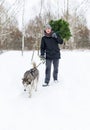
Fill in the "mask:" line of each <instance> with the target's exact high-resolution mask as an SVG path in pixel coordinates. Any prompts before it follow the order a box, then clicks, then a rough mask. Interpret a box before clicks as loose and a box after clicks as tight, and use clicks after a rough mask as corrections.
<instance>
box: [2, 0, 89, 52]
mask: <svg viewBox="0 0 90 130" xmlns="http://www.w3.org/2000/svg"><path fill="white" fill-rule="evenodd" d="M89 5H90V1H89V0H83V1H82V2H81V3H78V4H77V3H75V4H74V5H73V3H72V1H70V0H63V2H62V3H61V2H60V1H58V0H56V1H55V3H52V2H50V1H49V2H48V1H45V0H44V1H43V0H40V1H39V3H38V5H34V7H32V11H33V15H34V16H33V17H32V15H31V14H30V16H29V17H30V18H29V20H28V22H25V15H26V13H25V9H26V6H25V0H16V1H14V2H13V3H9V2H8V1H7V0H0V50H21V49H24V50H31V49H33V48H35V49H39V46H40V40H41V37H42V35H43V30H44V25H45V24H46V23H48V22H49V21H50V20H55V19H64V20H66V21H67V22H68V23H69V27H70V31H71V34H72V36H71V38H70V39H69V40H68V41H66V44H65V45H64V46H62V48H64V49H90V29H89V28H88V26H87V20H86V17H85V14H86V12H87V11H88V10H89ZM37 12H38V13H37ZM18 17H20V19H21V20H18ZM19 21H20V23H19ZM19 24H20V26H19Z"/></svg>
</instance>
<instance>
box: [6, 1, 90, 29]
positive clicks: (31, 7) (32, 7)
mask: <svg viewBox="0 0 90 130" xmlns="http://www.w3.org/2000/svg"><path fill="white" fill-rule="evenodd" d="M6 1H8V2H10V3H13V2H15V0H6ZM22 1H23V0H22ZM58 1H59V5H60V4H61V6H62V8H63V3H64V0H63V1H62V0H61V3H60V0H49V1H48V0H43V2H47V4H48V3H50V2H51V3H52V5H53V6H54V7H55V8H54V9H55V11H57V8H56V7H57V3H58ZM82 1H83V0H69V2H70V3H71V5H73V3H74V5H76V4H80V3H81V2H82ZM39 4H40V0H32V1H30V0H25V5H26V8H25V22H27V21H28V20H29V19H30V17H31V18H32V17H33V16H34V15H36V14H38V13H39V10H40V8H39ZM51 8H53V7H51ZM89 14H90V9H88V11H87V13H86V19H87V24H88V27H89V28H90V22H89V21H90V15H89ZM18 19H19V21H20V19H21V17H18Z"/></svg>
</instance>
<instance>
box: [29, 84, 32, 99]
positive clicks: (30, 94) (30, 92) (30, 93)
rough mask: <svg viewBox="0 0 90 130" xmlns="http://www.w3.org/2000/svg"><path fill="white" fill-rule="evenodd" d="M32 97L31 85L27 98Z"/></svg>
mask: <svg viewBox="0 0 90 130" xmlns="http://www.w3.org/2000/svg"><path fill="white" fill-rule="evenodd" d="M31 96H32V85H30V86H29V98H31Z"/></svg>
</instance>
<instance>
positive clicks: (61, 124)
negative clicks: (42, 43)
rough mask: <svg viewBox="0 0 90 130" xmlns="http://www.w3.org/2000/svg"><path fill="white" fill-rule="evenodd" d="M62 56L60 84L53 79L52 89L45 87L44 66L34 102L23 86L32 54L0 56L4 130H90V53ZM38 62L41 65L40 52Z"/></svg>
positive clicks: (0, 120)
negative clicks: (24, 75)
mask: <svg viewBox="0 0 90 130" xmlns="http://www.w3.org/2000/svg"><path fill="white" fill-rule="evenodd" d="M61 55H62V59H61V60H60V65H59V83H58V84H55V83H54V82H53V78H52V77H51V81H50V86H48V87H42V83H43V81H44V70H45V65H44V64H41V65H40V66H39V67H38V69H39V71H40V78H39V83H38V91H37V92H34V91H33V94H32V98H28V93H27V92H24V91H23V89H24V87H23V85H22V77H23V74H24V72H25V71H26V70H28V69H30V67H31V56H32V52H30V51H28V52H24V56H22V55H21V52H20V51H9V52H5V53H2V54H1V55H0V130H90V51H63V50H61ZM34 61H35V62H36V63H37V65H38V64H39V63H40V60H39V58H38V57H37V52H35V56H34ZM52 67H53V66H52ZM52 70H53V69H52Z"/></svg>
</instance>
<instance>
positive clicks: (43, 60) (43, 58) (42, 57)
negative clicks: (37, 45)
mask: <svg viewBox="0 0 90 130" xmlns="http://www.w3.org/2000/svg"><path fill="white" fill-rule="evenodd" d="M40 60H41V61H42V62H43V63H44V62H45V60H46V58H45V56H44V55H41V56H40Z"/></svg>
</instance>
